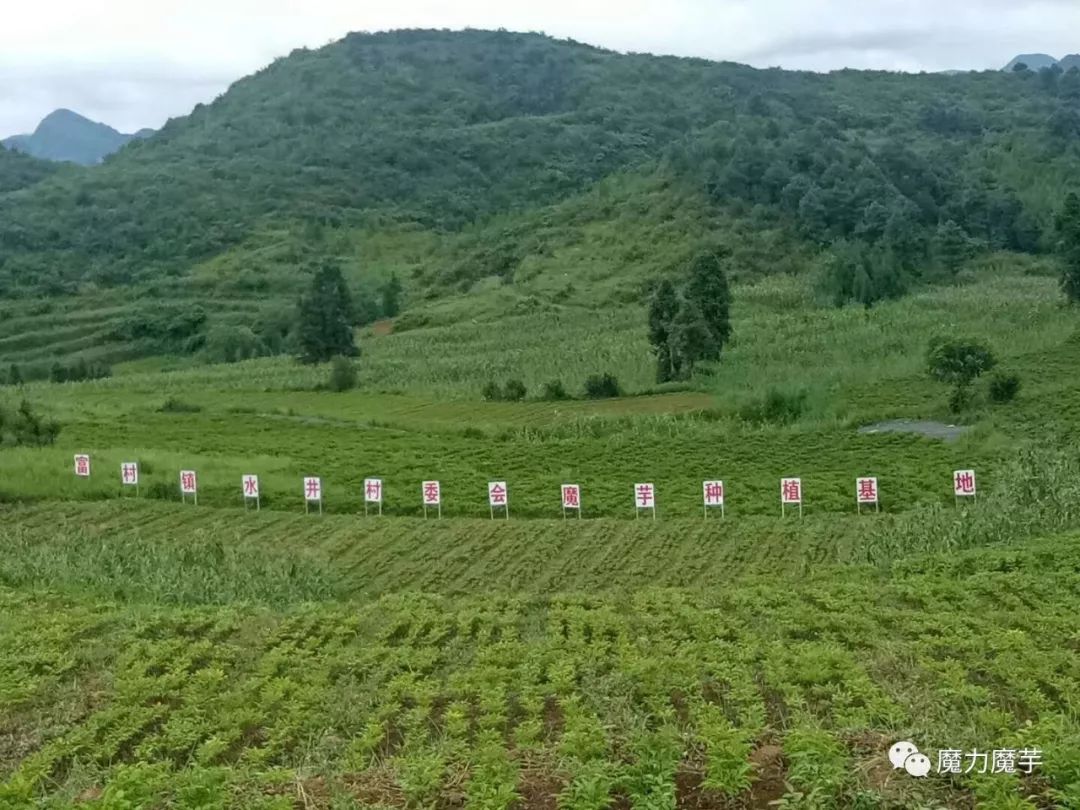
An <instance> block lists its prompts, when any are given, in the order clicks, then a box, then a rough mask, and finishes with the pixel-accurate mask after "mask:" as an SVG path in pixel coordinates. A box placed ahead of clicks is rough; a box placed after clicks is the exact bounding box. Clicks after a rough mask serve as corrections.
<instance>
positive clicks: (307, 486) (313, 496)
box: [304, 478, 321, 501]
mask: <svg viewBox="0 0 1080 810" xmlns="http://www.w3.org/2000/svg"><path fill="white" fill-rule="evenodd" d="M320 488H321V487H320V486H319V479H318V478H309V479H307V480H306V481H305V482H304V495H305V496H307V499H308V500H309V501H317V500H319V490H320Z"/></svg>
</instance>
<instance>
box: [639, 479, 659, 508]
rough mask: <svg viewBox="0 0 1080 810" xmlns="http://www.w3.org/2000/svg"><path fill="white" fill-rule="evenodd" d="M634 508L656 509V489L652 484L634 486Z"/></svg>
mask: <svg viewBox="0 0 1080 810" xmlns="http://www.w3.org/2000/svg"><path fill="white" fill-rule="evenodd" d="M634 506H635V507H637V508H638V509H656V487H654V486H653V485H652V484H634Z"/></svg>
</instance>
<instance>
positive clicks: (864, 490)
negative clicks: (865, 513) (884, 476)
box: [855, 476, 881, 514]
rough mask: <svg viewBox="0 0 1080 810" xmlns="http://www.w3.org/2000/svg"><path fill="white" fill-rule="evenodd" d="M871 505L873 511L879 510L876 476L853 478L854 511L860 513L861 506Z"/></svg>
mask: <svg viewBox="0 0 1080 810" xmlns="http://www.w3.org/2000/svg"><path fill="white" fill-rule="evenodd" d="M871 504H872V505H873V507H874V511H875V512H880V511H881V504H880V501H879V499H878V485H877V478H874V477H872V476H868V477H866V478H856V479H855V511H856V512H858V513H859V514H862V508H863V506H870V505H871Z"/></svg>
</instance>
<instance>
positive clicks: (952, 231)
mask: <svg viewBox="0 0 1080 810" xmlns="http://www.w3.org/2000/svg"><path fill="white" fill-rule="evenodd" d="M934 253H935V255H936V256H937V260H938V262H939V263H940V264H941V266H942V267H943V268H944V269H945V271H946V272H947V273H948V274H949V275H951V276H954V275H956V271H957V270H959V269H960V268H961V267H962V266H963V264H964V262H966V261H967V260H968V259H969V258H971V253H972V245H971V240H970V239H969V238H968V235H967V233H965V232H964V229H963V228H961V227H960V226H959V225H957V224H956V223H955V222H954V221H953V220H951V219H950V220H949V221H947V222H943V223H941V224H940V225H938V228H937V233H935V235H934Z"/></svg>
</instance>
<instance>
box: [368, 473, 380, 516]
mask: <svg viewBox="0 0 1080 810" xmlns="http://www.w3.org/2000/svg"><path fill="white" fill-rule="evenodd" d="M382 499H383V485H382V479H381V478H365V479H364V514H365V515H366V514H367V513H368V504H369V503H374V504H378V507H379V514H380V515H381V514H382Z"/></svg>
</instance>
